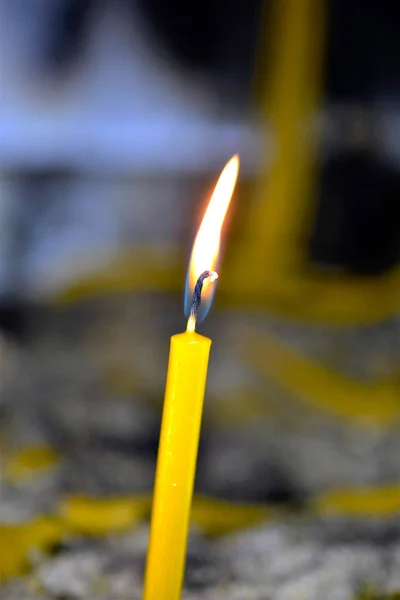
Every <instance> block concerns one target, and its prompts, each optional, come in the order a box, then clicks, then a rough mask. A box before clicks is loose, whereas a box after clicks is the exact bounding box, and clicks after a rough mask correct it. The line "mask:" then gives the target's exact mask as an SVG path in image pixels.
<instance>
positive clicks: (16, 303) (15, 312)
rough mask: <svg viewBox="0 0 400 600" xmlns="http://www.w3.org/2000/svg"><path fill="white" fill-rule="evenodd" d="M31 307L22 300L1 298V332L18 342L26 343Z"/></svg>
mask: <svg viewBox="0 0 400 600" xmlns="http://www.w3.org/2000/svg"><path fill="white" fill-rule="evenodd" d="M29 317H30V314H29V307H28V304H27V303H26V302H25V301H23V300H21V299H20V298H17V297H14V296H5V297H1V298H0V332H1V333H4V334H5V336H6V337H7V338H10V339H13V340H14V341H17V342H25V341H26V340H27V336H28V329H29Z"/></svg>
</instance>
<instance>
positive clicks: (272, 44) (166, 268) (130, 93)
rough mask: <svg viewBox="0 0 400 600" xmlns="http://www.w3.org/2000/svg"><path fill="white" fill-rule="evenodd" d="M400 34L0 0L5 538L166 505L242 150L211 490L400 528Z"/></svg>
mask: <svg viewBox="0 0 400 600" xmlns="http://www.w3.org/2000/svg"><path fill="white" fill-rule="evenodd" d="M399 18H400V5H398V4H397V3H396V2H394V1H390V0H382V1H381V2H379V3H376V2H372V1H364V2H358V1H354V2H347V1H346V0H329V1H325V2H322V1H321V2H313V1H311V0H304V2H297V1H296V0H285V1H282V2H277V1H273V0H264V1H262V0H250V1H247V2H244V3H232V2H227V1H226V0H218V1H216V0H214V1H212V2H211V1H210V0H205V1H203V2H201V3H197V4H194V5H188V3H187V2H183V1H182V0H170V1H169V2H168V3H165V2H163V1H162V0H51V2H50V1H49V0H0V74H1V79H0V327H1V349H2V363H1V373H2V377H1V382H2V394H1V399H0V411H1V414H0V437H1V444H2V449H3V450H2V463H3V464H2V474H3V482H2V490H3V493H2V496H3V501H2V503H0V519H2V521H4V522H20V520H23V519H26V518H28V516H32V515H36V514H38V513H40V514H42V513H43V512H45V513H46V512H48V511H50V510H52V507H53V506H54V505H55V504H57V502H59V500H60V498H63V497H64V496H65V495H66V494H80V495H82V494H88V495H95V496H97V495H99V496H101V497H103V496H106V497H108V496H110V495H111V496H112V495H115V494H131V493H144V492H147V493H150V492H151V489H152V485H153V477H154V468H155V459H156V452H157V444H158V433H159V425H160V418H161V407H162V400H163V393H164V384H165V376H166V368H167V360H168V347H169V338H170V336H171V335H172V334H174V333H178V332H180V331H182V330H183V328H184V327H185V317H184V314H183V290H184V282H185V276H186V268H187V262H188V258H189V256H190V250H191V244H192V243H193V240H194V237H195V234H196V231H197V228H198V226H199V224H200V222H201V218H202V214H203V212H204V209H205V207H206V205H207V202H208V200H209V198H210V194H211V192H212V189H213V186H214V185H215V182H216V180H217V178H218V175H219V173H220V171H221V170H222V168H223V166H224V164H225V163H226V162H227V160H229V158H230V157H231V156H232V155H233V154H235V153H238V154H239V155H240V160H241V171H240V175H239V183H238V186H237V188H236V192H235V195H234V198H233V201H232V205H231V209H230V213H229V216H228V219H227V222H226V224H225V227H224V233H223V238H224V240H223V260H222V265H221V269H220V280H219V283H218V291H217V294H216V299H215V302H214V306H213V308H212V310H211V311H210V313H209V315H208V317H207V320H206V321H205V322H204V323H203V324H202V325H201V326H200V331H201V333H204V334H205V335H209V336H210V337H211V338H212V339H213V347H212V354H211V360H210V372H209V380H208V388H207V396H206V402H205V415H204V426H203V432H202V440H201V446H200V452H199V464H198V474H197V482H196V488H197V492H198V493H199V494H205V495H207V496H209V497H211V498H217V499H222V500H228V501H241V502H256V503H264V504H265V503H269V504H271V505H275V504H278V505H279V506H281V505H282V504H285V505H289V506H296V507H298V506H309V503H310V502H314V501H315V500H314V499H316V498H317V499H320V500H318V502H319V504H318V506H319V507H320V510H322V511H325V510H326V511H327V512H329V511H333V512H334V513H335V512H337V513H341V512H346V511H347V510H349V511H350V512H351V510H353V512H354V510H355V513H357V511H358V510H359V511H360V512H361V513H363V512H365V511H366V510H367V509H366V508H365V507H366V506H367V505H368V507H369V508H368V510H370V512H371V513H374V514H375V513H377V514H380V512H381V507H382V506H387V504H385V502H387V498H388V494H389V496H390V502H392V504H391V505H390V506H393V507H394V508H393V511H396V510H399V508H400V491H399V490H400V487H399V488H398V487H397V486H398V483H399V479H400V462H399V460H398V456H399V452H400V437H399V435H398V433H399V427H398V426H399V415H400V319H399V315H400V201H399V198H400V143H399V139H400V138H399V132H400V78H399V68H398V67H399V64H398V60H399V59H398V57H399V55H400V41H399V36H398V22H399ZM54 465H57V467H56V470H55V471H54V472H53V471H52V475H51V476H50V475H49V473H48V468H49V466H51V468H52V469H53V467H54ZM44 473H45V476H44ZM360 487H361V489H362V490H363V492H362V493H363V494H367V497H368V498H369V500H368V501H366V500H365V498H364V496H362V495H361V496H356V499H355V496H354V494H358V493H360V492H359V491H357V490H359V489H360ZM369 493H371V494H374V495H373V500H371V497H370V496H368V494H369ZM331 494H333V495H331ZM335 494H336V495H335ZM335 498H336V500H335ZM338 498H339V500H337V499H338ZM365 502H367V504H365ZM368 502H369V504H368ZM382 502H383V505H382ZM354 506H356V509H354ZM349 507H350V508H349ZM207 510H208V511H209V512H208V513H207V514H214V508H213V506H212V505H211V508H210V509H207ZM393 511H389V512H390V516H392V512H393ZM367 512H368V511H367ZM102 518H103V519H104V516H103V517H102ZM217 520H218V519H217ZM9 570H10V572H13V569H12V568H11V567H10V569H9ZM15 570H16V569H15ZM399 587H400V584H399Z"/></svg>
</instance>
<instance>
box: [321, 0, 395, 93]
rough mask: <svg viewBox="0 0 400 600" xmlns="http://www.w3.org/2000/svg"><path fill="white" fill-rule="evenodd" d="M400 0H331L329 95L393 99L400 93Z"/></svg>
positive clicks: (329, 5)
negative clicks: (399, 32)
mask: <svg viewBox="0 0 400 600" xmlns="http://www.w3.org/2000/svg"><path fill="white" fill-rule="evenodd" d="M399 22H400V3H398V2H395V1H393V0H382V1H381V2H375V1H374V0H356V1H353V2H348V1H347V0H329V2H328V15H327V23H328V45H327V60H326V75H325V77H326V93H327V96H328V98H329V100H333V101H347V100H359V101H360V102H371V101H372V100H374V99H376V98H382V97H384V98H386V99H393V97H398V95H399V92H400V74H399V56H400V38H399V35H398V25H399Z"/></svg>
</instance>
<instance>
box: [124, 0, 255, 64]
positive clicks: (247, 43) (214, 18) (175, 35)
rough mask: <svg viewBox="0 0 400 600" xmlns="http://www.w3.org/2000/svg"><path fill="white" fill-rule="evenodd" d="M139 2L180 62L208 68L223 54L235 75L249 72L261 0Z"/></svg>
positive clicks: (148, 0) (142, 0) (162, 39)
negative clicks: (231, 0) (227, 49)
mask: <svg viewBox="0 0 400 600" xmlns="http://www.w3.org/2000/svg"><path fill="white" fill-rule="evenodd" d="M135 5H136V3H135ZM140 6H141V8H142V10H143V13H144V14H145V15H147V16H148V18H149V20H150V23H151V25H152V26H153V28H154V30H155V31H156V32H157V34H158V36H159V38H160V41H161V42H163V43H164V44H165V45H166V47H167V48H168V49H169V50H170V51H171V53H172V55H173V56H174V57H175V58H177V59H178V60H179V61H180V62H181V64H183V65H184V66H186V67H188V68H194V69H202V70H208V71H209V70H214V69H215V68H218V67H221V62H222V61H223V59H224V58H226V59H229V60H230V62H231V64H234V65H235V68H236V70H237V73H238V75H240V74H242V75H243V73H244V72H247V73H251V71H252V63H253V59H254V51H255V48H256V38H257V36H258V33H259V23H260V15H261V10H262V7H263V2H262V1H261V0H251V1H250V2H237V3H232V2H229V1H228V0H218V1H217V2H216V1H215V0H214V1H212V0H205V1H204V2H197V3H187V2H185V1H184V0H172V1H170V2H164V1H163V0H141V2H140ZM226 48H229V52H230V54H229V57H227V56H226Z"/></svg>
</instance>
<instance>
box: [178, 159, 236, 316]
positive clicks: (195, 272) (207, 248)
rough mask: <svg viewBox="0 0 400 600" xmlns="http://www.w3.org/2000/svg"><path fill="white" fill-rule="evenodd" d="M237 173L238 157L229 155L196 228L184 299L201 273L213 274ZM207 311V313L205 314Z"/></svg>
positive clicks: (205, 297) (207, 285)
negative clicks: (201, 219) (208, 271)
mask: <svg viewBox="0 0 400 600" xmlns="http://www.w3.org/2000/svg"><path fill="white" fill-rule="evenodd" d="M238 172H239V156H238V155H235V156H233V157H232V158H231V159H230V161H229V162H228V163H227V164H226V165H225V167H224V169H223V171H222V173H221V175H220V177H219V179H218V182H217V185H216V186H215V189H214V192H213V195H212V196H211V199H210V202H209V205H208V207H207V210H206V212H205V214H204V217H203V221H202V223H201V225H200V228H199V231H198V233H197V236H196V239H195V241H194V245H193V250H192V254H191V258H190V262H189V270H188V277H187V284H186V288H187V289H186V296H187V295H188V294H189V296H191V294H192V293H193V290H194V287H195V285H196V281H197V279H198V278H199V276H200V275H201V274H202V273H203V271H206V270H210V271H214V270H215V269H216V267H217V264H218V255H219V247H220V240H221V229H222V224H223V222H224V219H225V215H226V212H227V210H228V207H229V204H230V201H231V198H232V195H233V191H234V189H235V185H236V180H237V176H238ZM212 287H213V284H212V283H211V282H210V280H209V279H208V280H206V281H205V282H204V286H203V292H202V305H204V307H207V304H208V303H210V302H211V299H212V294H211V289H212ZM205 312H207V310H206V311H205Z"/></svg>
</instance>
